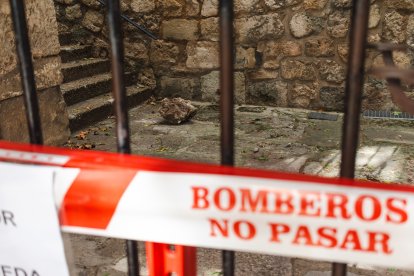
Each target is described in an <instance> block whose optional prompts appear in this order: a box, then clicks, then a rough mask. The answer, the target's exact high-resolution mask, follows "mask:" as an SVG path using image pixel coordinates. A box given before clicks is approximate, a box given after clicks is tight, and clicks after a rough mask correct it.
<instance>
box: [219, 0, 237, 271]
mask: <svg viewBox="0 0 414 276" xmlns="http://www.w3.org/2000/svg"><path fill="white" fill-rule="evenodd" d="M219 13H220V65H221V72H220V110H221V113H220V114H221V120H220V121H221V164H222V165H228V166H233V164H234V110H233V108H234V76H233V72H234V68H233V66H234V65H233V64H234V63H233V59H234V58H233V48H234V47H233V44H234V43H233V0H220V4H219ZM222 259H223V275H224V276H232V275H234V252H233V251H223V252H222Z"/></svg>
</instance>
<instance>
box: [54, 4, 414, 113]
mask: <svg viewBox="0 0 414 276" xmlns="http://www.w3.org/2000/svg"><path fill="white" fill-rule="evenodd" d="M55 2H56V4H57V10H58V11H59V12H58V14H59V16H58V18H61V19H62V21H64V22H65V24H66V25H69V26H71V28H73V27H74V26H77V28H78V29H80V27H82V28H84V29H87V30H89V31H90V32H92V33H94V34H95V36H97V37H101V38H102V37H106V35H105V33H106V31H107V30H106V27H105V17H104V13H103V12H102V11H101V10H100V7H99V4H98V2H97V1H96V0H55ZM234 3H235V22H234V27H235V41H236V47H235V69H236V72H235V88H236V101H237V102H238V103H251V104H265V105H273V106H282V107H287V106H288V107H300V108H308V109H323V110H341V109H342V108H343V100H344V99H343V98H344V85H345V84H344V82H345V75H346V61H347V56H348V37H349V28H350V14H351V3H352V1H351V0H235V1H234ZM371 3H372V5H371V11H370V18H369V37H368V40H369V41H370V42H379V41H382V42H386V41H387V42H388V41H390V42H396V43H400V44H406V45H407V46H408V47H409V51H408V52H407V53H402V52H401V53H397V54H396V55H395V58H396V60H397V63H398V64H399V65H400V66H402V67H410V66H412V65H413V50H414V14H413V12H414V1H412V0H372V1H371ZM122 10H123V12H124V13H125V14H127V15H128V16H130V17H131V18H133V19H134V20H135V21H136V22H138V23H141V24H142V25H144V26H146V27H147V28H148V29H150V30H151V31H153V32H154V33H155V34H156V35H158V36H159V37H160V39H159V40H156V41H151V40H150V39H148V38H145V36H142V35H141V34H139V31H137V30H135V29H133V28H131V27H130V26H128V25H125V26H126V40H125V41H126V54H127V57H129V58H131V59H132V60H135V61H136V62H135V65H136V66H137V67H139V68H141V70H142V73H141V75H140V76H141V81H149V80H151V81H154V80H153V77H154V76H155V79H156V83H157V88H158V89H157V91H158V95H159V96H176V95H179V96H181V97H184V98H189V99H197V100H205V101H217V99H218V94H219V90H218V88H219V80H218V77H219V46H218V40H219V27H218V21H219V18H218V0H156V1H148V0H124V1H123V2H122ZM101 40H102V39H101ZM101 40H99V41H101ZM99 41H96V43H95V44H97V45H98V44H99ZM381 64H382V58H381V57H380V56H379V53H378V52H376V51H374V50H369V51H368V54H367V69H369V68H371V67H372V66H377V65H381ZM364 108H365V109H393V108H395V107H394V106H393V105H392V103H391V101H390V97H389V93H388V91H387V89H386V86H385V85H384V82H383V81H380V80H377V79H375V78H373V77H367V79H366V84H365V93H364Z"/></svg>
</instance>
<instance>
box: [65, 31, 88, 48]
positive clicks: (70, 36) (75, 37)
mask: <svg viewBox="0 0 414 276" xmlns="http://www.w3.org/2000/svg"><path fill="white" fill-rule="evenodd" d="M86 37H88V33H87V32H86V31H85V32H82V31H80V32H77V33H76V32H62V33H59V43H60V45H61V46H67V45H71V44H73V43H78V42H79V41H80V40H82V39H84V38H86Z"/></svg>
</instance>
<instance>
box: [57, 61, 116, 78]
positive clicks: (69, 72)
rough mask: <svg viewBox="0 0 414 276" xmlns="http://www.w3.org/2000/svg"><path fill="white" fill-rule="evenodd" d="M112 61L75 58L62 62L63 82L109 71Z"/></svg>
mask: <svg viewBox="0 0 414 276" xmlns="http://www.w3.org/2000/svg"><path fill="white" fill-rule="evenodd" d="M110 68H111V63H110V61H109V60H108V59H101V58H91V59H82V60H75V61H71V62H68V63H63V64H62V74H63V82H64V83H67V82H71V81H74V80H79V79H82V78H84V77H85V76H93V75H97V74H102V73H106V72H109V70H110Z"/></svg>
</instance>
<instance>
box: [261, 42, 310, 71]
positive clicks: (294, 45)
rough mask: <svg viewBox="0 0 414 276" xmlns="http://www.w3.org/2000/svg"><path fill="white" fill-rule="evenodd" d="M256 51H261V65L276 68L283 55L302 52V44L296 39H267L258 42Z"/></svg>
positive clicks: (295, 54)
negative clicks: (278, 40) (277, 40)
mask: <svg viewBox="0 0 414 276" xmlns="http://www.w3.org/2000/svg"><path fill="white" fill-rule="evenodd" d="M257 51H258V52H260V53H262V54H263V56H262V60H263V67H264V68H266V69H278V68H279V67H280V64H279V61H280V59H281V58H283V57H295V56H300V55H301V54H302V46H301V44H300V43H298V42H296V41H280V42H276V41H267V42H259V44H258V46H257Z"/></svg>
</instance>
